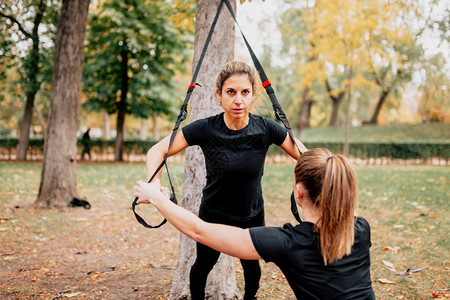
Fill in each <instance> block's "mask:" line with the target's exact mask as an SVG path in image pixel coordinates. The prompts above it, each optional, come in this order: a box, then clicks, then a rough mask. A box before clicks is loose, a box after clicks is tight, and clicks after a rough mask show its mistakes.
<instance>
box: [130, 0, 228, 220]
mask: <svg viewBox="0 0 450 300" xmlns="http://www.w3.org/2000/svg"><path fill="white" fill-rule="evenodd" d="M222 7H223V1H220V4H219V6H218V7H217V12H216V15H215V17H214V20H213V22H212V24H211V28H210V29H209V32H208V36H207V37H206V41H205V44H204V45H203V49H202V53H201V54H200V57H199V60H198V62H197V66H196V68H195V71H194V74H193V75H192V80H191V84H190V85H189V87H188V90H187V92H186V97H185V98H184V102H183V105H181V109H180V113H179V114H178V117H177V120H176V121H175V126H174V127H173V130H172V134H171V136H170V140H169V147H168V148H167V153H166V154H165V155H164V159H163V161H162V162H161V163H160V165H159V166H158V168H157V169H156V171H155V172H154V173H153V175H152V176H151V178H150V179H149V181H148V182H151V181H152V180H153V178H155V176H156V174H158V172H159V171H160V170H161V168H162V167H163V166H164V165H165V166H166V170H167V176H168V178H169V184H170V189H171V195H170V200H172V201H173V202H174V203H175V204H178V201H177V198H176V195H175V189H174V187H173V185H172V180H171V179H170V174H169V168H168V167H167V156H168V153H169V150H170V147H172V143H173V140H174V139H175V135H176V134H177V131H178V128H179V127H180V124H181V122H183V121H184V120H185V119H186V117H187V106H188V103H189V99H190V98H191V94H192V92H193V91H194V88H195V86H197V85H198V86H200V85H199V84H198V83H196V82H195V80H197V76H198V73H199V71H200V67H201V65H202V63H203V59H204V58H205V54H206V50H207V49H208V46H209V42H210V41H211V37H212V34H213V32H214V28H215V27H216V24H217V20H218V19H219V15H220V11H221V10H222ZM138 199H139V198H138V197H136V198H134V201H133V204H132V205H131V207H132V209H133V213H134V216H135V217H136V220H137V221H138V222H139V223H140V224H141V225H142V226H144V227H146V228H159V227H161V226H162V225H164V224H165V223H166V222H167V220H166V219H164V220H163V221H162V222H161V223H160V224H159V225H156V226H152V225H149V224H148V223H147V222H145V220H144V219H143V218H142V217H141V216H139V215H138V214H137V213H136V210H135V207H136V203H137V201H138Z"/></svg>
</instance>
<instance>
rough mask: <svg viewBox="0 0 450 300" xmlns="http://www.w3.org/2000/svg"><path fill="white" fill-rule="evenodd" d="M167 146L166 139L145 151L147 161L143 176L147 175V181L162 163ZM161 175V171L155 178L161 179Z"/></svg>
mask: <svg viewBox="0 0 450 300" xmlns="http://www.w3.org/2000/svg"><path fill="white" fill-rule="evenodd" d="M168 146H169V144H168V141H167V137H166V138H164V139H163V140H161V141H160V142H159V143H157V144H155V145H154V146H153V147H151V148H150V149H149V150H148V151H147V159H146V162H145V174H146V175H147V181H148V180H149V179H150V177H151V176H152V175H153V173H154V172H155V171H156V168H158V166H159V164H160V163H161V162H162V161H163V159H164V156H165V155H166V152H167V148H168ZM161 173H162V169H161V170H160V171H159V172H158V174H157V175H156V176H155V178H161Z"/></svg>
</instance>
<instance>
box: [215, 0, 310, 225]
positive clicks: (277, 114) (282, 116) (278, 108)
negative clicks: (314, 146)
mask: <svg viewBox="0 0 450 300" xmlns="http://www.w3.org/2000/svg"><path fill="white" fill-rule="evenodd" d="M222 2H225V5H226V6H227V8H228V11H229V12H230V14H231V16H232V17H233V19H234V22H235V23H236V25H237V26H238V27H239V31H240V32H241V35H242V37H243V39H244V42H245V45H246V46H247V49H248V52H249V53H250V57H251V58H252V60H253V64H254V65H255V68H256V70H257V71H258V74H259V77H260V78H261V82H262V86H263V87H264V89H265V90H266V93H267V95H268V96H269V98H270V101H271V102H272V106H273V109H274V111H275V117H276V118H277V119H278V120H280V121H281V123H283V125H284V127H285V128H286V130H287V132H288V134H289V136H290V138H291V140H292V142H293V143H294V145H295V146H296V147H297V150H298V153H300V155H301V154H302V151H300V148H299V147H298V145H297V143H296V142H295V138H294V135H293V134H292V130H291V125H289V120H288V118H287V117H286V114H285V113H284V111H283V109H282V108H281V105H280V103H279V102H278V99H277V96H276V95H275V91H274V89H273V88H272V84H271V83H270V81H269V79H268V78H267V75H266V72H264V69H263V67H262V65H261V63H260V62H259V60H258V58H257V57H256V55H255V53H254V52H253V49H252V47H251V46H250V44H249V43H248V41H247V39H246V38H245V35H244V33H243V32H242V29H241V26H239V23H238V21H237V19H236V15H235V14H234V11H233V8H232V7H231V4H230V1H229V0H222ZM291 211H292V214H293V215H294V217H295V219H296V220H297V221H298V222H299V223H301V222H302V221H301V218H300V215H299V214H298V210H297V204H296V202H295V197H294V192H292V194H291Z"/></svg>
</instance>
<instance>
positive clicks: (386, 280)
mask: <svg viewBox="0 0 450 300" xmlns="http://www.w3.org/2000/svg"><path fill="white" fill-rule="evenodd" d="M378 281H379V282H380V283H383V284H393V283H395V282H393V281H390V280H389V279H386V278H378Z"/></svg>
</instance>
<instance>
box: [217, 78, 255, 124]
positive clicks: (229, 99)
mask: <svg viewBox="0 0 450 300" xmlns="http://www.w3.org/2000/svg"><path fill="white" fill-rule="evenodd" d="M216 94H217V97H218V98H219V101H220V103H221V105H222V107H223V109H224V111H225V114H227V115H228V116H229V117H232V118H235V119H241V118H246V117H247V116H248V113H249V111H250V108H251V107H252V103H253V89H252V83H251V82H250V79H249V78H248V75H247V74H236V75H232V76H230V77H228V78H227V80H225V82H224V83H223V86H222V91H219V90H217V91H216Z"/></svg>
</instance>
